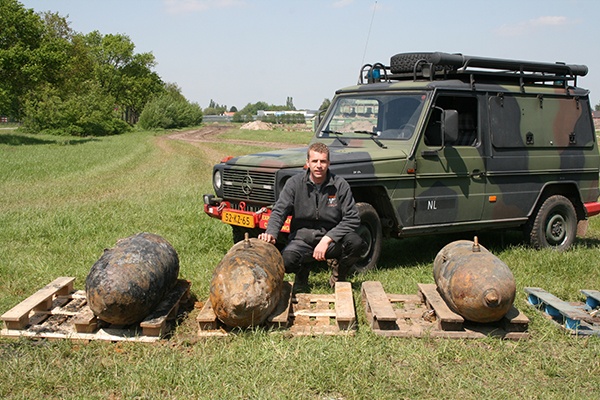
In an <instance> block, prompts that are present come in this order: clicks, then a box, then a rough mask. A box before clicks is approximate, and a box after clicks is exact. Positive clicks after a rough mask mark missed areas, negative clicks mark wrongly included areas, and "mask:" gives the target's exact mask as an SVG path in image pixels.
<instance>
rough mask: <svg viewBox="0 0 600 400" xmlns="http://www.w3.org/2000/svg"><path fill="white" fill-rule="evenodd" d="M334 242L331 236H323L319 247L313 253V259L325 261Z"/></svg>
mask: <svg viewBox="0 0 600 400" xmlns="http://www.w3.org/2000/svg"><path fill="white" fill-rule="evenodd" d="M331 242H333V239H332V238H330V237H329V236H323V238H322V239H321V241H320V242H319V244H317V247H315V249H314V251H313V258H314V259H315V260H317V261H325V253H326V252H327V249H328V248H329V243H331Z"/></svg>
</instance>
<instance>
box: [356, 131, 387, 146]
mask: <svg viewBox="0 0 600 400" xmlns="http://www.w3.org/2000/svg"><path fill="white" fill-rule="evenodd" d="M354 133H364V134H365V135H369V137H370V138H371V139H372V140H373V141H374V142H375V143H377V146H379V147H381V148H382V149H387V146H386V145H385V144H383V143H381V142H380V141H379V139H377V138H376V137H375V136H376V135H377V134H376V133H374V132H369V131H354Z"/></svg>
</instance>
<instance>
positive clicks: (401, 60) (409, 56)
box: [390, 53, 450, 74]
mask: <svg viewBox="0 0 600 400" xmlns="http://www.w3.org/2000/svg"><path fill="white" fill-rule="evenodd" d="M434 54H435V53H400V54H396V55H394V56H392V58H391V60H390V72H391V73H392V74H402V73H412V72H413V71H414V68H415V64H416V63H417V62H419V61H425V62H427V63H430V62H431V61H432V56H433V55H434ZM445 68H446V69H450V67H449V66H447V65H436V66H435V69H436V71H441V70H443V69H445Z"/></svg>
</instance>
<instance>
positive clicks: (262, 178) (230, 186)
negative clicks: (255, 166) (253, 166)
mask: <svg viewBox="0 0 600 400" xmlns="http://www.w3.org/2000/svg"><path fill="white" fill-rule="evenodd" d="M223 197H224V198H225V200H244V201H250V202H256V203H262V204H273V203H274V202H275V174H274V173H270V172H256V171H242V170H234V169H226V170H224V171H223Z"/></svg>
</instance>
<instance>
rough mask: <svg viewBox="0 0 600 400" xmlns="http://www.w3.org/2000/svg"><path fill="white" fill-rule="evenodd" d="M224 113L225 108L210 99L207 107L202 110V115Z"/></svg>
mask: <svg viewBox="0 0 600 400" xmlns="http://www.w3.org/2000/svg"><path fill="white" fill-rule="evenodd" d="M225 111H227V106H221V105H219V104H218V103H215V101H214V100H213V99H210V103H209V104H208V107H207V108H205V109H204V115H222V114H223V113H224V112H225Z"/></svg>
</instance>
